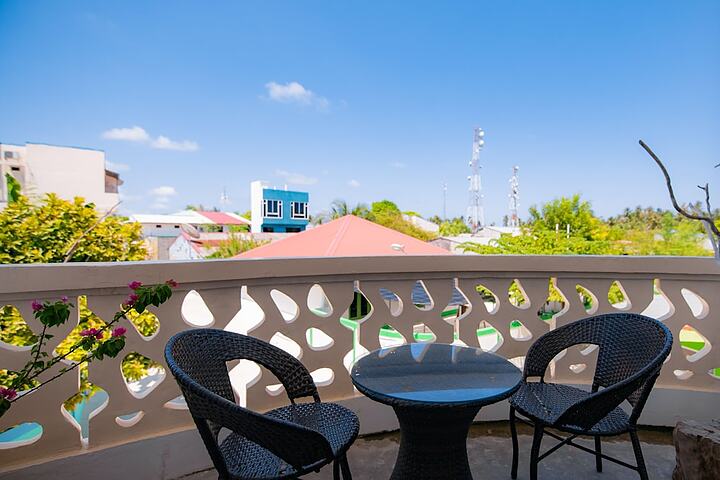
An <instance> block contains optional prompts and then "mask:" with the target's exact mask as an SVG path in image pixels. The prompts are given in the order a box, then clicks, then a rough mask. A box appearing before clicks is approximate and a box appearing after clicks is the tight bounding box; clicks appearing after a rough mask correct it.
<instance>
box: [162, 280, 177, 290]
mask: <svg viewBox="0 0 720 480" xmlns="http://www.w3.org/2000/svg"><path fill="white" fill-rule="evenodd" d="M165 285H168V286H170V287H172V288H177V286H178V283H177V282H176V281H175V280H173V279H172V278H171V279H170V280H168V281H166V282H165Z"/></svg>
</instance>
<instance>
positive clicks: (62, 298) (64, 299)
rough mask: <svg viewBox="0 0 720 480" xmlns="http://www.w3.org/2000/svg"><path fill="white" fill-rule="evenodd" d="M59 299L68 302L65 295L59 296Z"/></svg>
mask: <svg viewBox="0 0 720 480" xmlns="http://www.w3.org/2000/svg"><path fill="white" fill-rule="evenodd" d="M60 301H62V302H63V303H68V297H67V295H63V296H62V297H60Z"/></svg>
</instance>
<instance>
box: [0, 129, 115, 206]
mask: <svg viewBox="0 0 720 480" xmlns="http://www.w3.org/2000/svg"><path fill="white" fill-rule="evenodd" d="M5 151H16V152H19V154H20V159H19V161H17V160H12V161H10V162H8V161H6V159H5V154H4V152H5ZM0 152H2V153H0V162H2V163H1V164H0V165H2V174H3V177H4V174H5V173H6V171H8V172H9V171H10V170H11V168H12V166H16V167H20V168H21V171H20V172H16V173H19V174H20V176H21V177H22V179H21V180H20V183H21V186H22V190H23V193H24V194H25V195H28V196H30V197H41V196H43V195H45V194H46V193H56V194H57V195H58V196H60V197H61V198H64V199H67V200H72V199H73V198H74V197H78V196H79V197H83V198H84V199H85V200H86V201H87V202H92V203H94V204H95V206H96V207H97V208H98V210H100V211H106V210H109V209H110V208H111V207H112V206H113V205H115V204H116V203H117V202H118V194H117V193H105V152H103V151H100V150H91V149H83V148H74V147H60V146H54V145H42V144H36V143H28V144H26V146H25V147H18V146H13V145H2V146H0ZM14 176H15V175H14ZM1 183H2V184H3V186H2V196H1V197H0V202H6V201H7V192H5V190H6V185H5V182H4V181H3V182H1Z"/></svg>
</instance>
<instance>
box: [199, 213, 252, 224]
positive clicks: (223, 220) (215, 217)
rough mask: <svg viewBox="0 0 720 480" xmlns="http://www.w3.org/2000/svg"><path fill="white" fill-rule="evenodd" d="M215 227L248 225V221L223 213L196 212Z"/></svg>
mask: <svg viewBox="0 0 720 480" xmlns="http://www.w3.org/2000/svg"><path fill="white" fill-rule="evenodd" d="M197 213H199V214H200V215H202V216H203V217H205V218H207V219H209V220H212V221H213V222H215V223H216V224H217V225H250V221H249V220H246V219H244V218H242V217H240V216H238V215H231V214H228V213H225V212H197Z"/></svg>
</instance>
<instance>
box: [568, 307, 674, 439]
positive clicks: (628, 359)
mask: <svg viewBox="0 0 720 480" xmlns="http://www.w3.org/2000/svg"><path fill="white" fill-rule="evenodd" d="M561 329H567V334H568V335H570V336H574V339H573V340H574V341H573V343H574V344H581V343H589V344H595V345H597V346H598V357H597V366H596V368H595V376H594V379H593V387H592V388H593V391H595V392H597V393H595V394H594V395H591V396H590V397H588V399H586V400H585V401H583V402H581V403H580V404H578V405H576V407H575V408H571V409H569V411H568V412H566V414H565V415H563V417H564V418H562V420H561V421H564V422H570V421H572V422H574V423H575V424H576V425H585V426H588V427H589V426H592V425H594V424H595V423H597V422H598V421H599V420H600V419H602V418H603V417H604V416H605V415H607V414H608V413H609V412H610V411H612V410H613V409H614V408H616V407H617V406H619V405H620V404H621V403H622V402H623V401H624V400H627V401H628V402H629V403H630V404H631V405H632V407H633V412H632V415H631V417H630V421H631V423H632V424H634V422H635V421H636V420H637V418H638V417H639V416H640V413H641V411H642V408H643V407H644V405H645V401H646V400H647V397H648V395H649V394H650V391H651V390H652V387H653V385H654V384H655V380H656V379H657V377H658V375H659V373H660V369H661V368H662V365H663V362H664V361H665V359H666V358H667V356H668V355H669V354H670V349H671V347H672V334H671V333H670V330H668V328H667V327H666V326H665V325H663V324H662V323H661V322H658V321H657V320H654V319H652V318H649V317H646V316H644V315H639V314H635V313H611V314H605V315H597V316H594V317H590V318H585V319H582V320H578V321H577V322H573V323H572V324H569V325H566V326H563V327H560V328H558V329H556V330H555V331H556V332H558V331H559V330H561ZM558 333H559V332H558ZM601 387H602V388H601Z"/></svg>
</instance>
